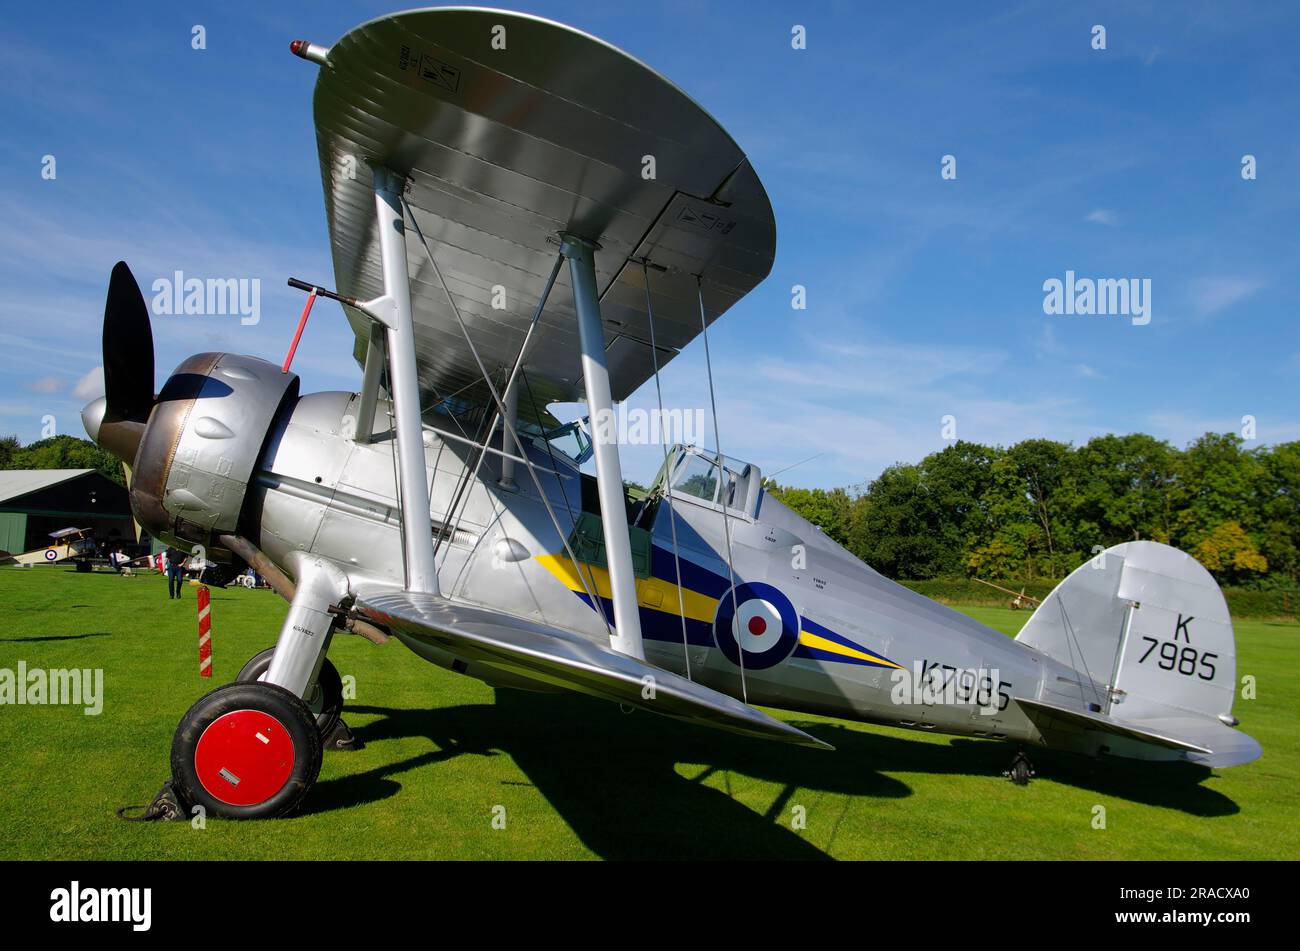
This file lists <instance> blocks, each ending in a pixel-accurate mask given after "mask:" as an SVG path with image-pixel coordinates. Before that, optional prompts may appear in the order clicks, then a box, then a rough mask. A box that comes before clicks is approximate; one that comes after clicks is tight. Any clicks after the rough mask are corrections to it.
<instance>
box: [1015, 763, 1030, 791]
mask: <svg viewBox="0 0 1300 951" xmlns="http://www.w3.org/2000/svg"><path fill="white" fill-rule="evenodd" d="M1011 781H1012V782H1013V783H1015V784H1016V785H1017V786H1028V785H1029V763H1027V762H1026V761H1025V760H1023V759H1018V760H1016V761H1015V762H1014V763H1013V764H1012V765H1011Z"/></svg>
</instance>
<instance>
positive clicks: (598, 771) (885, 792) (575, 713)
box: [304, 690, 1238, 859]
mask: <svg viewBox="0 0 1300 951" xmlns="http://www.w3.org/2000/svg"><path fill="white" fill-rule="evenodd" d="M348 709H349V710H350V711H351V712H352V713H355V714H362V715H377V716H378V717H379V719H377V720H375V721H373V722H370V723H367V724H365V725H363V726H359V727H354V732H355V733H356V734H357V736H359V737H360V738H361V739H362V740H364V741H365V742H366V743H367V744H374V743H378V742H381V741H383V740H386V739H396V738H404V737H413V736H425V737H428V738H429V739H430V740H431V741H432V742H433V743H434V745H435V747H436V749H435V750H432V751H430V752H428V753H424V754H421V755H419V756H414V757H410V758H408V759H405V760H402V761H400V762H396V763H391V764H388V765H385V766H381V767H378V768H375V769H372V770H369V771H366V772H362V773H358V774H355V775H351V776H343V777H338V778H335V779H330V780H325V781H322V782H320V783H319V784H318V785H317V786H316V788H315V790H313V792H312V795H311V796H310V797H309V798H308V799H307V801H306V803H304V812H305V813H308V814H311V813H320V812H328V811H331V810H334V809H342V808H349V807H352V806H357V805H362V804H364V803H368V802H374V801H378V800H382V799H387V798H389V797H390V796H393V795H395V794H396V793H397V792H398V791H399V790H400V789H401V784H400V783H399V782H398V781H397V780H396V779H394V778H393V777H395V776H398V775H400V774H402V773H404V772H407V771H409V770H412V769H419V768H424V767H428V766H435V765H436V764H437V763H439V762H442V761H446V760H449V759H452V758H453V757H456V756H463V755H478V756H494V755H498V754H499V753H504V754H506V755H508V756H510V757H511V759H512V760H513V761H514V762H515V763H516V765H518V767H519V768H520V770H521V771H522V772H523V773H524V774H525V775H526V776H527V777H528V779H529V780H531V782H532V785H534V786H535V787H536V789H537V790H538V791H539V792H540V793H541V794H542V795H543V796H545V797H546V799H547V800H548V801H549V802H550V804H551V805H552V806H553V807H554V808H555V810H556V811H557V812H558V813H559V814H560V815H561V816H562V817H563V818H564V819H565V821H566V822H567V823H568V824H569V826H570V827H571V828H572V829H573V831H574V833H575V834H576V835H577V836H578V838H579V839H580V840H581V841H582V842H583V844H584V845H586V846H587V847H588V848H590V849H591V850H592V851H593V852H595V853H596V854H597V855H600V856H602V857H604V858H611V859H614V858H701V859H710V858H793V859H826V858H829V856H828V855H827V853H826V852H824V851H823V850H822V849H821V848H818V847H817V846H816V845H814V844H813V843H812V842H809V841H808V840H807V839H805V838H803V837H801V836H800V835H799V834H798V833H797V832H794V831H792V829H791V828H790V819H791V815H792V813H791V808H792V806H794V805H798V804H803V805H807V806H809V807H810V811H811V808H813V807H814V803H815V801H816V800H817V799H819V798H820V797H821V795H822V794H826V793H830V794H843V795H848V796H864V797H878V798H882V799H888V798H901V797H904V796H909V795H912V792H913V791H912V789H911V788H910V787H909V786H908V785H907V784H905V783H903V782H902V781H900V780H898V779H895V778H894V777H892V776H889V775H885V774H886V773H909V772H911V773H926V774H930V775H950V776H985V777H988V778H989V781H990V782H992V781H1004V780H1001V779H1000V774H1001V771H1002V770H1003V769H1004V768H1005V767H1006V766H1007V765H1008V764H1009V762H1010V759H1011V756H1012V755H1013V752H1014V747H1012V746H1010V745H1008V744H1004V743H996V742H990V741H980V740H965V739H955V740H954V741H953V742H951V744H946V745H939V744H934V743H926V742H915V741H910V740H906V739H900V738H897V737H893V736H887V735H884V734H881V733H877V732H874V731H872V730H870V729H867V730H859V729H850V728H848V727H846V726H840V725H835V724H828V723H820V722H819V723H809V724H800V725H801V726H804V727H805V728H806V729H808V730H809V731H810V732H812V733H814V734H815V735H816V736H818V737H819V738H821V739H824V740H826V741H827V742H829V743H831V744H833V745H834V746H835V747H836V750H835V752H828V751H824V750H814V749H805V748H801V747H792V746H787V745H784V744H779V743H772V742H768V741H763V740H756V739H749V738H746V737H740V736H735V735H731V734H727V733H721V732H715V731H712V730H706V729H701V728H699V727H697V726H691V725H688V724H682V723H678V722H675V721H672V720H667V719H664V718H662V717H656V716H653V715H650V714H645V713H642V712H637V713H635V714H622V713H620V712H619V710H618V708H617V707H615V706H614V705H612V704H607V703H601V702H598V701H595V700H592V699H590V698H587V697H581V696H574V695H564V694H540V693H529V692H526V691H520V690H497V692H496V703H495V704H493V705H471V706H458V707H448V708H443V709H435V710H418V709H411V710H405V709H394V708H390V707H368V706H354V707H349V708H348ZM1030 753H1031V755H1032V756H1033V758H1034V762H1035V766H1036V768H1037V769H1038V772H1039V774H1040V776H1043V777H1045V778H1050V780H1051V781H1054V782H1058V783H1064V784H1067V785H1071V786H1075V787H1077V788H1080V789H1086V790H1090V791H1093V792H1096V793H1098V794H1099V795H1103V796H1108V797H1114V798H1117V799H1124V800H1128V801H1131V802H1136V803H1141V804H1145V805H1152V806H1158V807H1162V808H1169V809H1178V810H1180V811H1183V812H1187V813H1189V814H1192V815H1198V816H1205V817H1210V816H1222V815H1230V814H1233V813H1235V812H1237V811H1238V808H1237V805H1236V803H1234V802H1233V801H1232V800H1231V799H1229V798H1228V797H1226V796H1224V795H1222V794H1221V793H1219V792H1217V791H1215V790H1213V789H1209V788H1207V787H1205V786H1203V785H1201V783H1202V781H1203V780H1204V779H1206V778H1207V777H1209V776H1210V775H1211V771H1210V770H1209V769H1206V768H1204V767H1198V766H1193V765H1191V764H1152V763H1129V762H1126V761H1115V760H1110V761H1106V762H1095V761H1092V760H1088V759H1085V758H1083V757H1079V756H1071V755H1069V754H1065V753H1053V752H1049V751H1045V750H1044V751H1037V752H1035V751H1030ZM678 764H707V765H706V766H702V767H697V766H694V765H692V766H690V767H689V768H686V769H683V770H682V772H679V771H678ZM731 772H735V773H739V774H741V775H743V776H746V777H751V778H753V779H756V780H760V781H763V782H767V783H774V784H778V785H779V786H780V791H779V792H778V793H777V795H776V796H775V798H774V799H773V800H772V801H771V803H770V805H769V806H768V807H767V808H766V809H765V810H764V811H763V812H758V811H755V810H754V809H753V808H751V807H750V806H748V805H745V804H744V803H742V802H740V801H738V800H736V799H734V798H733V797H732V796H731V795H730V777H729V775H728V774H729V773H731ZM683 773H685V775H683ZM720 773H721V774H722V784H723V786H724V787H725V788H726V789H727V791H725V792H724V791H722V790H719V789H716V788H712V787H711V786H710V785H707V784H706V783H705V780H706V779H711V778H713V777H716V776H717V775H718V774H720ZM799 790H803V791H804V792H803V793H802V794H799V796H798V799H802V800H803V802H802V803H800V802H799V801H798V799H797V798H796V794H797V793H798V791H799ZM1023 792H1024V795H1025V796H1026V797H1031V796H1032V795H1033V788H1032V786H1031V787H1030V788H1029V789H1026V790H1024V791H1023ZM1029 802H1030V800H1029V799H1028V798H1027V806H1026V808H1029V805H1028V803H1029ZM830 808H834V809H836V810H837V811H838V812H839V815H840V818H842V815H843V813H844V812H845V811H846V808H847V807H841V806H840V805H838V804H836V805H833V806H831V807H830ZM1015 819H1016V814H1015V813H1014V812H1012V813H1009V814H1008V817H1007V820H1008V821H1009V822H1010V821H1015ZM811 821H812V820H811V819H810V823H811ZM838 822H839V818H837V820H836V825H837V826H838ZM819 838H820V837H819ZM833 846H834V832H832V835H831V839H830V840H829V842H828V843H827V847H828V848H833ZM963 857H969V858H979V857H980V856H979V855H978V854H970V855H968V856H967V855H961V854H954V855H953V858H963Z"/></svg>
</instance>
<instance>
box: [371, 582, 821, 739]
mask: <svg viewBox="0 0 1300 951" xmlns="http://www.w3.org/2000/svg"><path fill="white" fill-rule="evenodd" d="M356 609H357V610H358V611H360V612H361V613H362V614H364V615H365V616H366V617H367V618H369V619H370V620H371V621H374V622H376V623H378V624H382V625H384V626H385V627H388V628H389V629H391V630H392V631H393V633H395V634H398V635H405V636H406V637H412V638H415V639H417V640H425V641H430V642H432V643H434V644H436V645H437V646H439V647H442V648H443V649H445V650H447V651H448V652H450V653H452V654H454V655H455V656H457V657H459V658H461V659H462V660H465V661H468V662H470V663H472V664H484V665H487V666H488V667H492V668H495V669H499V670H502V671H505V672H506V673H509V674H512V675H515V676H520V677H524V678H525V679H528V680H535V681H541V682H542V683H545V684H550V685H555V686H559V687H565V688H567V689H570V690H576V691H578V692H579V693H585V694H590V695H592V696H594V697H601V698H603V699H606V700H613V701H615V702H617V703H627V704H631V705H633V706H637V707H641V708H642V709H645V710H650V711H652V712H654V713H661V714H663V715H664V716H670V717H676V718H678V719H683V720H692V721H695V722H697V723H703V724H705V725H707V726H713V727H718V728H719V729H723V730H730V731H732V732H734V733H744V734H746V735H749V736H756V737H762V738H765V739H772V740H783V741H785V742H789V743H797V744H800V745H803V746H819V747H824V748H829V747H828V744H826V743H823V742H822V741H821V740H818V739H816V738H815V737H812V736H809V735H808V734H807V733H804V732H803V731H802V730H798V729H796V728H795V727H792V726H790V725H789V724H788V723H782V722H781V721H780V720H776V719H773V718H772V717H770V716H768V715H767V714H766V713H762V712H760V711H758V710H755V709H754V708H753V707H751V706H747V705H746V704H744V703H741V702H740V701H739V700H736V699H735V698H733V697H729V696H727V695H726V694H723V693H719V692H717V691H716V690H711V689H709V688H708V687H704V686H701V685H700V684H697V683H694V682H692V681H690V680H687V679H685V678H684V677H679V676H677V675H676V674H674V673H671V672H669V671H667V670H663V669H661V668H658V667H652V666H650V665H649V664H645V663H642V662H641V661H639V660H635V659H633V658H631V657H628V656H626V655H625V654H619V653H617V652H615V651H611V650H609V649H607V648H604V647H600V646H599V645H597V644H594V643H592V642H591V641H589V640H587V639H586V638H584V637H579V636H578V635H576V634H572V633H569V632H567V631H563V630H560V629H558V628H553V627H548V626H546V625H545V624H541V623H538V622H536V621H529V620H525V619H523V618H517V617H513V616H511V615H508V614H503V613H501V612H500V611H492V610H489V609H487V608H482V607H475V606H473V605H466V604H457V603H454V602H451V601H448V600H446V599H445V598H439V597H434V596H433V595H421V594H415V593H411V592H404V591H383V592H375V593H366V592H362V593H361V594H359V595H358V597H357V601H356ZM647 678H650V679H649V680H647Z"/></svg>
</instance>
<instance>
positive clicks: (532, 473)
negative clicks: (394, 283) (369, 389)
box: [402, 195, 613, 638]
mask: <svg viewBox="0 0 1300 951" xmlns="http://www.w3.org/2000/svg"><path fill="white" fill-rule="evenodd" d="M402 207H403V208H404V209H405V212H406V214H407V215H409V216H410V218H411V224H412V226H414V228H415V233H416V235H417V236H418V237H419V239H420V244H421V245H422V246H423V247H424V253H425V255H427V256H428V258H429V263H430V264H431V265H432V266H433V272H434V274H436V275H437V277H438V282H439V283H440V284H441V285H442V290H443V293H445V294H446V295H447V303H448V304H450V305H451V311H452V313H453V314H455V316H456V322H457V323H458V324H459V325H460V332H461V334H462V335H463V336H464V337H465V344H466V346H468V347H469V352H470V354H471V356H473V357H474V362H475V363H476V364H478V370H479V373H480V374H481V375H482V377H483V382H484V383H486V384H487V388H488V393H489V395H490V396H491V397H492V402H493V403H494V404H495V406H496V415H495V416H494V417H493V419H492V424H491V425H490V426H489V427H488V433H487V435H488V437H490V436H491V434H492V431H493V430H495V429H496V421H497V419H498V418H501V419H507V418H508V417H509V414H508V413H507V412H506V407H505V404H504V403H503V402H502V401H501V396H500V394H499V393H498V392H497V388H496V387H495V386H494V385H493V383H492V377H491V376H490V375H489V374H488V372H487V369H486V368H485V367H484V366H483V360H482V359H481V358H480V357H479V353H478V348H477V347H475V346H474V340H473V339H472V338H471V337H470V335H469V328H468V327H467V326H466V325H465V318H464V317H462V316H461V313H460V308H459V307H457V306H456V299H455V298H454V297H453V296H452V294H451V288H450V287H448V286H447V281H446V279H445V278H444V277H443V276H442V269H441V268H440V267H438V262H437V260H436V259H435V258H434V256H433V249H432V248H430V247H429V242H428V240H427V239H426V238H425V237H424V232H423V230H421V228H420V222H419V221H418V220H416V217H415V212H414V211H413V210H412V209H411V205H410V203H409V202H408V201H407V200H406V196H405V195H403V196H402ZM562 262H563V257H562V256H557V257H556V260H555V265H554V266H553V267H552V268H551V275H550V279H549V280H548V281H547V284H546V291H545V292H544V293H543V295H542V298H541V299H540V300H539V301H538V303H537V310H536V312H535V313H534V314H533V320H532V323H531V324H530V325H529V327H528V333H527V334H525V335H524V342H523V344H522V345H521V346H520V348H519V355H518V356H517V357H516V358H515V365H514V369H513V370H512V372H511V374H510V380H509V381H508V382H507V384H506V385H507V387H509V386H510V385H511V384H512V383H513V382H514V378H515V376H516V375H517V374H518V373H519V369H520V366H521V365H522V363H523V359H524V354H525V352H526V351H527V349H528V343H529V341H530V339H531V338H532V334H533V331H534V330H535V329H536V327H537V323H538V321H539V320H540V319H541V316H542V309H543V307H544V306H545V304H546V298H547V296H549V294H550V290H551V287H552V286H553V285H554V283H555V278H556V276H557V275H558V274H559V272H560V265H561V263H562ZM534 411H536V407H534ZM502 430H503V432H506V433H509V434H510V438H511V439H512V440H513V441H514V444H515V451H516V452H518V453H519V456H520V458H521V459H522V460H523V463H524V468H525V469H527V470H528V476H529V478H530V479H532V482H533V487H534V488H536V490H537V497H538V499H539V500H540V501H541V503H542V505H543V506H545V508H546V514H547V516H548V517H549V518H550V520H551V524H552V525H553V526H554V527H555V532H556V534H557V535H559V537H560V541H561V542H562V543H563V545H564V550H565V551H566V552H567V553H568V555H569V558H570V559H571V560H572V561H573V565H574V568H575V570H576V569H577V565H578V559H577V557H576V556H575V555H574V553H573V548H572V547H571V546H570V544H569V540H568V537H567V536H566V535H565V533H564V529H562V528H561V527H560V520H559V517H558V516H557V515H556V514H555V509H554V508H553V507H552V506H551V500H550V499H549V498H547V496H546V491H545V490H544V489H543V488H542V480H541V479H540V478H539V477H538V475H537V470H536V468H535V467H534V466H533V461H532V460H531V459H529V458H528V452H527V451H526V450H525V449H524V445H523V442H522V441H521V440H520V439H519V434H518V433H517V432H515V431H514V430H513V429H512V428H511V427H510V426H504V427H502ZM503 445H504V441H503ZM486 452H487V443H486V441H485V442H484V443H483V447H482V449H481V450H480V458H479V463H481V462H482V456H483V455H486ZM476 468H477V467H476ZM557 477H558V473H557ZM578 578H579V580H580V581H582V586H583V588H587V582H586V579H585V578H583V577H582V573H581V572H579V573H578ZM587 595H588V596H589V597H590V598H591V601H592V604H595V605H599V604H600V601H599V599H598V598H597V597H596V593H595V592H593V591H591V590H590V589H587ZM599 613H600V615H601V619H602V620H605V612H604V611H600V612H599ZM605 629H606V632H607V633H609V634H610V637H611V638H612V637H613V632H612V631H610V627H609V621H608V620H605Z"/></svg>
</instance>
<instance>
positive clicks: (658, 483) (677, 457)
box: [652, 445, 763, 518]
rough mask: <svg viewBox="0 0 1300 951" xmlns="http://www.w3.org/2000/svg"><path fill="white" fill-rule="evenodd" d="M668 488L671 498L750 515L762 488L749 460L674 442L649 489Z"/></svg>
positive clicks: (665, 489) (661, 489) (664, 492)
mask: <svg viewBox="0 0 1300 951" xmlns="http://www.w3.org/2000/svg"><path fill="white" fill-rule="evenodd" d="M669 489H671V491H672V497H673V500H674V501H676V500H677V499H679V498H680V499H684V500H686V501H690V502H695V503H703V504H705V505H708V506H710V507H712V508H717V509H722V508H724V507H725V508H726V509H728V510H730V511H733V512H737V513H740V514H742V515H744V516H746V517H747V518H753V517H754V516H755V515H756V514H757V512H758V502H759V497H760V495H761V493H762V490H763V474H762V473H761V472H760V471H759V468H758V466H756V465H753V464H751V463H748V462H742V461H741V460H739V459H732V458H731V457H730V456H723V455H720V454H718V453H716V452H710V451H708V450H705V449H701V448H699V447H698V446H683V445H677V446H674V447H673V448H672V449H671V450H669V453H668V458H667V459H666V460H665V461H664V464H663V466H662V467H661V468H660V470H659V475H658V476H656V477H655V481H654V485H653V486H652V491H653V492H657V493H660V494H666V491H667V490H669Z"/></svg>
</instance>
